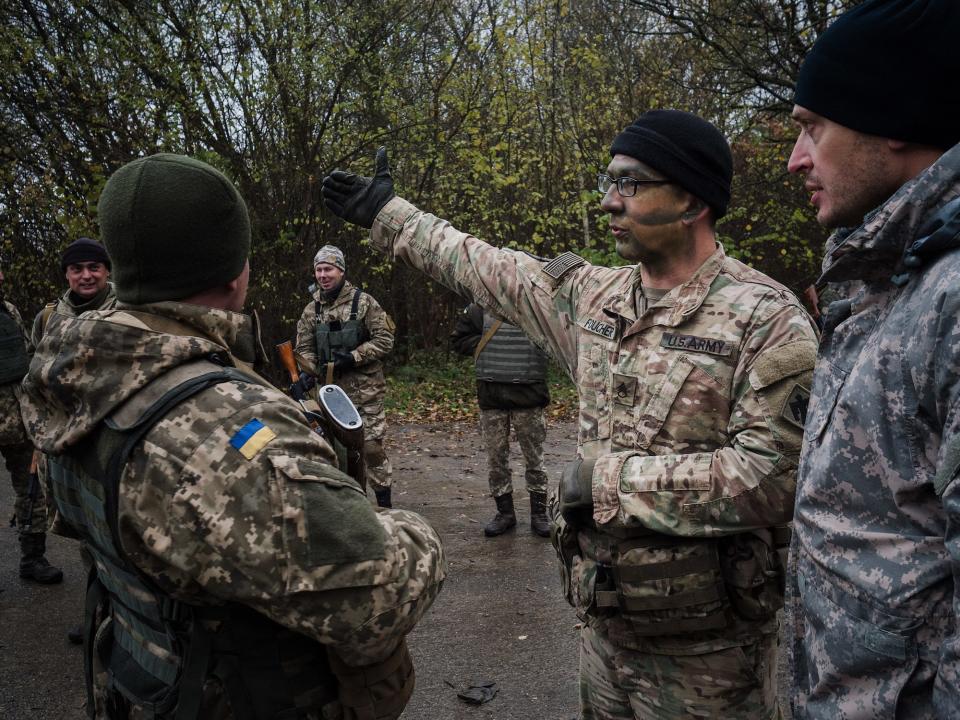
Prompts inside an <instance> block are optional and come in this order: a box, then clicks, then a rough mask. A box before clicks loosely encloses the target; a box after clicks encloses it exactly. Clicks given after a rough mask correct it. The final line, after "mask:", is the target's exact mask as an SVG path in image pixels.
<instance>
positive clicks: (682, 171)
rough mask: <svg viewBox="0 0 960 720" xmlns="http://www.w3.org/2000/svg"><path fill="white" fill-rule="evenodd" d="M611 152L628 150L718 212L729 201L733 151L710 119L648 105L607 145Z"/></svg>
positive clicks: (723, 211)
mask: <svg viewBox="0 0 960 720" xmlns="http://www.w3.org/2000/svg"><path fill="white" fill-rule="evenodd" d="M610 155H629V156H630V157H632V158H635V159H636V160H639V161H640V162H642V163H644V164H646V165H649V166H650V167H652V168H653V169H654V170H656V171H658V172H660V173H662V174H663V175H665V176H666V177H668V178H669V179H670V180H672V181H673V182H675V183H676V184H677V185H679V186H680V187H682V188H683V189H684V190H686V191H687V192H689V193H690V194H692V195H694V196H696V197H698V198H700V199H701V200H703V202H705V203H706V204H707V205H709V206H710V208H711V209H712V210H713V214H714V219H719V218H721V217H723V216H724V215H725V214H726V212H727V205H729V204H730V181H731V180H732V179H733V156H732V155H731V153H730V145H728V144H727V140H726V138H724V137H723V134H722V133H721V132H720V131H719V130H718V129H717V128H716V127H715V126H714V125H713V124H711V123H709V122H707V121H706V120H704V119H703V118H701V117H698V116H696V115H694V114H693V113H688V112H683V111H682V110H650V111H649V112H645V113H644V114H643V115H641V116H640V117H639V118H637V120H636V121H635V122H634V123H633V124H632V125H628V126H627V127H626V128H625V129H624V131H623V132H622V133H620V134H619V135H617V137H616V138H615V139H614V141H613V145H611V146H610Z"/></svg>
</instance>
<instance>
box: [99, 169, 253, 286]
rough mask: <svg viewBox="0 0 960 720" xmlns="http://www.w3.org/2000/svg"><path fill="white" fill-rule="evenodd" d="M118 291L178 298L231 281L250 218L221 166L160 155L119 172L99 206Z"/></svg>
mask: <svg viewBox="0 0 960 720" xmlns="http://www.w3.org/2000/svg"><path fill="white" fill-rule="evenodd" d="M97 208H98V212H99V215H100V235H101V237H102V238H103V244H104V245H105V246H106V248H107V251H108V252H109V253H110V257H111V259H112V260H113V265H114V270H113V280H114V285H115V286H116V290H117V297H118V298H119V299H120V300H122V301H123V302H128V303H133V304H142V303H150V302H159V301H161V300H179V299H180V298H184V297H188V296H190V295H194V294H196V293H198V292H201V291H203V290H209V289H210V288H213V287H216V286H218V285H222V284H225V283H228V282H230V281H231V280H233V279H235V278H236V277H237V276H238V275H239V274H240V273H241V271H242V270H243V266H244V264H245V263H246V261H247V257H248V256H249V255H250V220H249V218H248V216H247V206H246V204H245V203H244V202H243V198H241V197H240V194H239V193H238V192H237V189H236V188H235V187H234V186H233V183H231V182H230V181H229V180H228V179H227V178H226V177H225V176H224V175H223V173H221V172H220V171H219V170H216V169H215V168H213V167H211V166H210V165H207V163H205V162H201V161H200V160H194V159H193V158H189V157H186V156H184V155H171V154H167V153H162V154H159V155H151V156H149V157H145V158H140V159H139V160H134V161H133V162H131V163H128V164H127V165H124V166H123V167H121V168H120V169H119V170H117V171H116V172H115V173H114V174H113V175H111V176H110V179H109V180H107V184H106V185H105V186H104V188H103V194H102V195H101V196H100V203H99V205H98V206H97Z"/></svg>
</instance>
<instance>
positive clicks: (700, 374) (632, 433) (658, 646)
mask: <svg viewBox="0 0 960 720" xmlns="http://www.w3.org/2000/svg"><path fill="white" fill-rule="evenodd" d="M371 239H372V241H373V242H374V244H375V245H377V246H379V247H381V248H384V249H386V250H387V251H389V252H392V254H393V255H394V256H395V257H397V258H400V259H402V260H404V261H405V262H407V263H408V264H410V265H412V266H413V267H416V268H418V269H420V270H422V271H424V272H426V273H427V274H428V275H430V276H431V277H433V278H434V279H436V280H438V281H439V282H442V283H443V284H445V285H446V286H448V287H450V288H451V289H453V290H454V291H455V292H457V293H458V294H460V295H463V296H466V297H470V298H471V299H473V300H474V301H476V302H478V303H480V304H481V305H483V306H484V307H486V308H488V309H489V310H490V311H491V312H493V313H494V314H496V315H497V316H499V317H503V318H504V319H506V320H507V321H508V322H511V323H513V324H515V325H517V326H518V327H520V328H521V329H523V331H524V332H525V333H526V334H527V336H528V337H530V339H531V340H532V341H533V342H534V343H536V344H537V345H539V346H541V347H543V348H545V349H546V350H548V351H549V353H550V354H551V355H552V356H553V357H554V358H555V359H557V360H558V361H559V362H560V363H561V364H562V366H563V367H564V368H565V369H566V370H567V372H568V373H569V375H570V376H571V377H572V378H573V379H574V381H575V382H576V384H577V388H578V392H579V398H580V426H579V438H578V442H579V452H580V454H581V455H582V456H583V457H584V458H586V459H595V460H596V465H595V470H594V472H593V475H592V486H593V504H594V510H593V523H592V525H593V528H595V529H593V528H590V527H586V528H584V529H583V530H582V531H580V532H576V533H571V532H570V531H569V529H565V528H564V527H563V523H562V519H561V518H558V519H557V522H558V523H560V526H559V527H558V528H557V530H558V538H557V541H556V544H557V545H558V546H559V550H560V552H561V556H562V560H563V562H562V563H561V565H562V569H563V572H564V573H566V574H567V577H566V578H565V583H564V585H565V591H566V593H567V597H568V599H569V600H570V602H571V603H572V604H573V605H574V606H575V607H576V609H577V611H578V613H579V615H580V616H581V618H583V620H584V621H585V624H586V626H587V627H586V628H585V630H584V632H583V636H582V638H581V663H582V664H581V699H582V706H583V711H584V716H583V717H584V718H594V717H597V718H614V717H631V715H633V716H635V717H641V718H674V717H677V718H679V717H691V716H692V717H710V718H713V717H717V718H719V717H742V718H761V717H770V716H772V715H773V714H774V713H775V697H774V695H775V685H774V684H773V682H772V681H771V680H770V679H771V676H772V675H773V663H774V654H775V653H774V649H775V641H776V619H775V612H776V610H777V608H778V607H779V606H780V604H781V603H782V598H783V596H782V590H781V586H780V582H781V581H782V567H781V566H780V562H779V559H778V556H777V554H776V553H774V552H773V549H772V548H773V546H774V545H775V541H774V539H773V535H774V533H773V532H772V531H771V530H770V528H772V527H774V526H779V525H783V524H784V523H787V522H788V521H789V520H790V518H791V513H792V507H793V498H794V489H795V479H796V474H795V471H796V461H797V457H798V455H799V450H800V443H801V434H802V422H803V414H804V411H805V407H804V405H805V401H806V399H807V397H808V388H809V381H810V371H811V368H812V366H813V360H814V355H815V352H816V335H815V330H814V328H813V325H812V323H811V321H810V319H809V317H808V316H807V315H806V313H805V312H804V311H803V309H802V308H801V306H800V305H799V303H798V302H797V300H796V298H795V297H794V296H793V295H792V294H791V293H790V292H789V291H787V290H786V289H785V288H783V287H782V286H781V285H779V284H778V283H776V282H774V281H772V280H770V279H769V278H767V277H766V276H764V275H762V274H761V273H759V272H757V271H755V270H752V269H751V268H748V267H746V266H745V265H743V264H741V263H739V262H737V261H736V260H733V259H730V258H727V257H726V256H725V255H724V253H723V250H722V248H720V247H717V249H716V251H715V252H714V254H713V255H712V256H711V257H710V258H709V259H708V260H707V261H706V262H705V263H704V264H703V265H702V266H701V267H700V268H699V269H698V271H697V272H696V273H695V274H694V276H693V277H691V278H690V279H689V280H688V281H687V282H686V283H684V284H683V285H681V286H679V287H677V288H674V289H673V290H672V291H671V292H669V293H667V294H666V295H665V296H664V297H663V298H661V299H660V300H659V301H657V302H656V303H654V304H653V305H652V307H650V308H649V309H648V310H647V312H646V313H645V314H644V315H643V316H642V317H640V318H638V317H637V315H636V310H635V298H636V295H637V292H638V290H639V282H640V274H639V269H638V268H634V267H625V268H604V267H595V266H591V265H588V264H586V263H585V262H584V261H583V260H581V259H580V258H577V257H576V256H575V255H573V254H571V253H567V254H565V255H562V256H560V257H559V258H557V259H555V260H553V261H550V262H545V261H543V260H540V259H537V258H534V257H532V256H529V255H526V254H523V253H517V252H511V251H508V250H498V249H496V248H493V247H491V246H490V245H487V244H486V243H483V242H482V241H480V240H478V239H476V238H474V237H472V236H470V235H468V234H466V233H462V232H459V231H457V230H456V229H454V228H453V227H451V226H450V225H449V224H448V223H447V222H446V221H443V220H440V219H438V218H436V217H434V216H432V215H429V214H426V213H423V212H420V211H418V210H417V209H416V208H415V207H413V206H412V205H411V204H409V203H408V202H406V201H405V200H403V199H401V198H394V199H393V200H391V201H390V202H389V203H388V204H387V205H386V206H385V207H384V208H383V209H382V210H381V211H380V214H379V215H378V216H377V219H376V221H375V222H374V224H373V228H372V230H371ZM638 534H639V535H644V534H646V535H647V537H641V538H640V540H641V541H642V542H645V543H646V546H645V547H643V548H640V549H639V550H633V551H629V552H628V551H627V550H625V549H624V548H625V546H624V545H623V543H621V542H620V538H621V536H628V537H629V536H634V535H638ZM571 535H573V537H572V538H571ZM612 548H619V550H618V553H620V558H619V560H620V562H621V565H622V567H624V568H625V570H624V574H623V575H622V577H624V578H626V579H625V580H624V581H622V582H621V583H620V584H619V585H616V586H614V589H613V591H612V592H611V585H610V578H609V570H610V568H611V564H612V562H614V561H615V560H616V559H617V558H614V557H612V554H613V553H612V552H611V549H612ZM714 553H716V555H714ZM718 558H719V563H720V566H721V567H720V569H717V568H716V567H715V564H716V563H717V562H718ZM741 561H743V562H741ZM661 562H662V563H663V564H664V565H665V566H666V567H670V568H675V569H676V572H675V574H676V575H678V577H677V578H674V579H673V580H671V579H665V580H662V581H661V580H658V581H656V582H654V583H652V584H651V583H649V582H645V581H644V580H643V577H642V573H643V572H647V571H653V572H655V573H658V574H660V575H662V574H663V573H664V572H666V571H664V570H662V569H661V568H660V567H658V565H657V563H661ZM631 563H637V564H638V565H639V570H634V569H632V568H630V567H629V566H630V564H631ZM711 563H713V564H711ZM685 565H686V566H699V567H701V568H702V567H704V566H709V567H711V568H713V569H712V570H710V572H709V573H706V572H703V571H698V572H697V573H696V574H690V575H682V576H681V573H683V572H684V569H683V568H684V566H685ZM661 567H662V566H661ZM601 569H602V570H603V572H602V573H601V572H600V570H601ZM721 576H722V578H723V579H722V580H721V579H720V578H721ZM631 578H632V579H631ZM705 578H707V579H709V584H708V585H702V582H703V581H704V579H705ZM685 580H689V582H690V583H691V584H692V585H693V586H692V587H685V586H684V585H683V583H684V581H685ZM658 583H659V584H658ZM664 587H672V588H674V590H676V591H677V592H683V593H684V597H687V598H693V597H695V596H698V595H700V596H702V597H704V598H707V599H709V600H708V601H705V602H704V603H703V604H702V605H701V606H699V608H693V609H691V610H690V611H689V613H688V612H687V611H686V610H682V611H678V610H676V609H673V608H671V609H668V610H663V611H659V613H658V611H656V610H655V609H654V608H656V606H657V605H658V604H661V605H662V604H663V603H664V602H665V598H664V593H665V592H666V591H665V590H664V589H663V588H664ZM687 593H689V594H687ZM621 601H623V602H624V603H625V604H629V606H630V607H631V608H632V609H631V611H630V613H625V612H620V611H619V610H618V609H617V608H618V606H619V603H620V602H621ZM727 603H729V604H730V607H728V606H727ZM667 604H668V605H669V602H667ZM643 606H646V609H645V610H643V609H641V610H638V609H637V608H639V607H643ZM674 616H675V617H674ZM654 618H658V619H657V620H656V623H659V624H660V626H659V627H657V626H656V623H654V622H653V619H654ZM706 618H710V619H712V620H719V621H720V622H721V623H722V625H723V626H722V627H718V628H717V629H710V630H701V631H697V632H695V633H693V634H688V635H677V634H674V635H670V634H667V632H668V630H669V629H671V628H676V627H678V626H679V625H680V624H682V623H689V624H693V625H695V624H697V623H699V622H701V621H702V620H704V619H706ZM750 618H754V619H750ZM651 623H653V624H651ZM660 628H664V629H663V630H660ZM651 630H652V631H653V632H654V633H657V634H651ZM731 657H733V658H734V659H735V660H736V663H734V664H731V662H730V660H731ZM671 658H674V659H676V660H677V663H676V665H674V666H673V667H671V663H670V660H671ZM691 658H698V659H699V661H700V662H699V665H700V667H699V669H697V670H696V671H694V670H693V665H694V663H691V662H690V660H691ZM674 672H676V673H678V674H679V676H673V677H671V675H672V674H673V673H674ZM631 678H632V679H633V682H632V683H631V682H630V680H631ZM611 685H613V686H615V687H614V690H623V691H626V692H627V693H629V696H627V695H626V694H625V693H624V692H617V693H616V696H615V697H605V696H604V692H606V691H607V690H608V689H609V688H610V686H611Z"/></svg>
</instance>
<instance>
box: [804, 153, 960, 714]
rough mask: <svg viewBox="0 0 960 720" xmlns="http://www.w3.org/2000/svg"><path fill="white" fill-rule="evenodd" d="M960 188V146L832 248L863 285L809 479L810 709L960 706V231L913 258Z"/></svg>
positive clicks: (812, 425) (838, 313) (826, 396)
mask: <svg viewBox="0 0 960 720" xmlns="http://www.w3.org/2000/svg"><path fill="white" fill-rule="evenodd" d="M958 195H960V146H955V147H954V148H953V149H952V150H950V151H948V152H947V153H946V154H944V155H943V156H941V158H940V160H939V161H938V162H936V163H935V164H934V165H933V166H931V167H930V168H928V169H927V170H926V171H924V172H923V173H922V174H920V175H919V176H917V177H916V178H914V179H913V180H911V181H909V182H907V183H906V184H904V185H903V186H902V187H901V188H900V189H899V190H898V191H897V192H896V193H895V194H894V195H893V196H892V197H891V198H890V199H889V200H888V201H887V202H886V203H885V204H884V205H882V206H881V207H879V208H878V209H876V210H875V211H874V212H872V213H871V214H870V215H868V216H867V218H866V219H865V221H864V223H863V224H862V225H861V226H860V227H858V228H856V229H854V230H852V231H851V230H846V231H840V232H838V233H836V234H835V235H834V236H833V237H832V238H831V240H830V242H829V243H828V247H827V255H826V257H825V259H824V266H823V267H824V273H823V278H822V280H823V281H825V282H831V283H847V284H848V293H849V295H848V298H846V299H845V300H840V301H836V302H834V303H833V304H832V305H831V306H830V308H829V311H828V313H827V315H826V318H825V325H824V336H823V343H822V346H821V351H820V356H819V358H818V359H817V367H816V372H815V374H814V381H813V392H812V397H811V404H810V412H809V416H808V419H807V426H806V438H805V442H804V448H803V454H802V460H801V464H800V471H799V480H798V487H797V506H796V517H795V526H794V529H795V535H794V540H793V546H792V548H791V566H792V568H793V569H794V572H791V573H790V575H789V576H788V577H789V578H790V581H791V582H790V583H789V584H788V600H789V603H788V611H789V612H788V619H789V623H788V626H787V627H788V630H789V634H788V636H787V637H789V638H790V639H791V642H792V647H791V648H790V649H791V653H790V658H791V671H792V680H793V683H792V684H793V687H794V689H795V696H794V713H795V717H796V718H798V720H799V719H800V718H830V720H841V719H842V720H867V719H868V718H869V719H870V720H874V719H876V718H881V719H882V718H890V719H892V718H898V719H899V718H903V719H904V720H907V719H909V720H926V719H928V718H929V719H931V720H932V719H933V718H955V717H960V645H958V639H957V607H958V605H957V603H958V598H960V592H958V584H957V580H956V578H957V576H958V572H960V483H958V482H957V475H958V468H960V324H958V318H960V252H958V250H957V248H956V246H957V241H956V239H954V240H953V243H952V245H951V244H947V245H945V246H943V247H941V248H939V249H938V248H933V250H932V252H931V253H930V255H929V256H927V255H926V252H925V250H924V249H919V250H915V251H914V252H915V253H916V255H917V256H918V257H920V258H921V262H919V263H916V264H913V263H911V265H913V269H912V270H910V269H909V268H908V267H906V266H905V263H904V262H903V258H904V255H905V252H907V250H908V248H910V246H911V244H912V243H914V242H915V241H917V240H918V239H920V238H921V237H923V236H925V235H927V234H928V233H930V232H931V230H932V228H929V229H926V230H924V226H925V225H927V223H928V222H929V221H930V220H931V218H932V217H933V216H934V215H935V214H936V213H937V212H938V211H939V210H940V209H941V208H943V206H944V205H945V204H946V203H948V202H949V201H951V200H953V199H954V198H956V197H957V196H958ZM953 212H954V213H957V212H960V206H958V207H954V208H953ZM956 217H957V216H956V214H954V218H955V220H954V222H956ZM953 232H955V230H954V231H953ZM927 249H929V248H927ZM895 276H900V277H898V278H897V282H893V281H892V278H893V277H895Z"/></svg>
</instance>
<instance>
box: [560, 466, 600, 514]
mask: <svg viewBox="0 0 960 720" xmlns="http://www.w3.org/2000/svg"><path fill="white" fill-rule="evenodd" d="M596 464H597V461H596V460H584V459H583V458H579V457H578V458H577V459H576V460H574V461H573V462H571V463H568V464H567V466H566V467H565V468H564V470H563V475H562V476H561V478H560V514H561V515H563V519H564V520H566V521H567V523H568V524H570V525H571V526H573V527H580V526H583V525H585V524H587V523H589V522H590V521H591V520H593V467H594V465H596Z"/></svg>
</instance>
